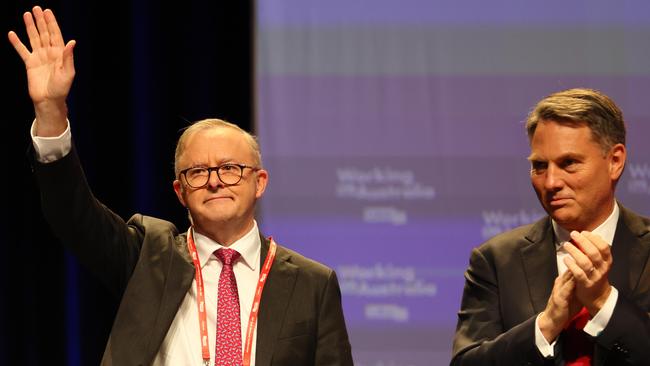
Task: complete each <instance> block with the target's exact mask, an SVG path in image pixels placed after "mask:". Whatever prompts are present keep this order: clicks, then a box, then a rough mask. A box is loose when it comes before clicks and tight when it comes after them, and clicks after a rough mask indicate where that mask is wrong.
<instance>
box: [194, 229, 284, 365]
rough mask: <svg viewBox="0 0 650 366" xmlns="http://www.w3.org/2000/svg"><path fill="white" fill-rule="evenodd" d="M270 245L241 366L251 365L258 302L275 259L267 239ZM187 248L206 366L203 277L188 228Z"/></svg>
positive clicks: (250, 318) (247, 330)
mask: <svg viewBox="0 0 650 366" xmlns="http://www.w3.org/2000/svg"><path fill="white" fill-rule="evenodd" d="M269 241H270V242H271V245H270V247H269V252H268V254H267V255H266V259H265V260H264V265H262V269H261V271H260V278H259V280H258V281H257V287H256V288H255V298H254V299H253V307H252V309H251V312H250V316H249V317H248V327H246V341H245V343H244V355H243V357H244V359H243V366H250V363H251V351H252V348H253V333H254V332H255V325H256V324H257V315H258V313H259V310H260V301H261V299H262V290H263V289H264V284H265V283H266V279H267V278H268V277H269V272H270V271H271V266H273V259H274V258H275V251H276V248H277V245H276V244H275V241H274V240H273V238H269ZM187 247H188V249H189V251H190V256H191V257H192V262H193V263H194V271H195V273H196V276H195V279H196V296H197V307H198V309H199V330H200V332H201V355H202V357H203V364H204V365H208V364H209V363H210V346H209V342H208V320H207V315H206V309H205V292H204V287H203V275H202V273H201V262H200V261H199V254H198V252H197V251H196V245H195V244H194V238H193V237H192V228H191V227H190V228H189V229H188V230H187Z"/></svg>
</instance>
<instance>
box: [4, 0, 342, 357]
mask: <svg viewBox="0 0 650 366" xmlns="http://www.w3.org/2000/svg"><path fill="white" fill-rule="evenodd" d="M24 20H25V25H26V30H27V35H28V37H29V42H30V44H31V48H32V51H31V52H30V51H29V50H28V49H27V47H26V46H25V45H24V44H23V43H22V42H21V41H20V40H19V38H18V36H17V35H16V34H15V33H14V32H10V33H9V40H10V42H11V43H12V45H13V46H14V48H15V49H16V51H17V52H18V54H19V55H20V57H21V58H22V59H23V61H24V62H25V65H26V68H27V75H28V83H29V94H30V97H31V98H32V100H33V102H34V108H35V113H36V119H35V121H34V124H33V126H32V136H33V140H34V148H35V156H36V161H35V162H34V169H35V174H36V177H37V179H38V180H39V185H40V187H41V189H42V190H41V196H42V206H43V211H44V214H45V216H46V218H47V220H48V221H49V223H50V224H51V226H52V228H53V230H54V232H55V233H56V234H57V235H58V236H59V237H60V239H61V240H62V242H63V243H65V244H66V245H68V246H69V247H70V248H71V249H72V250H73V251H74V252H75V253H76V254H77V256H78V257H79V258H80V260H81V261H82V262H83V263H85V264H86V265H87V266H88V267H89V268H90V269H91V270H93V271H94V272H95V273H96V274H97V275H98V276H99V277H100V278H101V280H102V281H103V282H104V283H105V284H106V285H107V286H109V287H110V288H111V289H112V290H113V291H114V292H115V293H117V294H120V295H121V303H120V307H119V310H118V312H117V315H116V318H115V322H114V324H113V328H112V331H111V335H110V338H109V341H108V344H107V346H106V350H105V353H104V357H103V360H102V365H120V366H122V365H151V364H153V365H189V364H202V363H204V364H218V365H242V364H245V365H248V364H250V365H258V366H260V365H264V366H267V365H292V366H293V365H352V356H351V347H350V343H349V340H348V335H347V330H346V327H345V321H344V317H343V311H342V307H341V294H340V289H339V285H338V281H337V278H336V274H335V273H334V271H332V270H331V269H329V268H327V267H326V266H324V265H322V264H319V263H317V262H315V261H312V260H310V259H307V258H305V257H303V256H301V255H300V254H298V253H295V252H293V251H291V250H289V249H286V248H283V247H280V246H277V245H276V244H275V242H273V241H272V240H270V239H266V238H265V237H263V236H262V235H261V234H260V233H259V230H258V227H257V224H256V222H255V219H254V207H255V203H256V201H257V199H259V198H260V197H261V196H262V195H263V193H264V190H265V188H266V184H267V181H268V173H267V172H266V171H265V170H264V169H263V168H262V161H261V155H260V150H259V146H258V144H257V142H256V140H255V138H254V137H253V136H251V135H250V134H248V133H247V132H245V131H243V130H241V129H240V128H239V127H237V126H236V125H233V124H230V123H228V122H225V121H221V120H215V119H212V120H204V121H199V122H197V123H195V124H193V125H192V126H190V127H189V128H187V129H186V130H185V131H184V133H183V135H182V136H181V137H180V139H179V141H178V145H177V148H176V156H175V173H176V178H177V179H176V180H175V181H174V182H173V187H174V191H175V192H176V194H177V196H178V199H179V201H180V202H181V204H182V205H183V206H185V207H186V208H187V209H188V213H189V217H190V220H191V222H192V226H191V228H190V229H189V230H188V231H187V232H185V233H182V234H179V233H178V230H177V229H176V227H175V226H174V225H173V224H172V223H170V222H167V221H164V220H159V219H156V218H153V217H148V216H142V215H134V216H133V217H132V218H131V219H130V220H128V222H124V221H123V220H122V219H121V218H120V217H118V216H117V215H115V214H114V213H112V212H111V211H110V210H109V209H108V208H106V207H105V206H104V205H102V204H101V203H100V202H98V201H97V200H96V199H95V198H94V196H93V195H92V193H91V191H90V188H89V187H88V185H87V183H86V180H85V178H84V173H83V170H82V168H81V164H80V162H79V159H78V157H77V154H76V152H75V149H74V145H73V143H72V138H71V133H70V127H69V125H68V121H67V107H66V98H67V96H68V93H69V90H70V87H71V85H72V81H73V79H74V73H75V70H74V64H73V48H74V45H75V42H74V41H70V42H68V43H67V44H66V43H64V41H63V37H62V35H61V32H60V30H59V27H58V25H57V23H56V19H55V17H54V14H53V13H52V12H51V11H50V10H46V11H43V10H41V8H39V7H34V9H33V12H32V13H29V12H27V13H25V15H24ZM224 253H228V254H224ZM222 280H223V281H224V285H223V286H222V283H221V282H222ZM222 291H223V292H222ZM222 300H223V301H224V305H223V308H222ZM225 302H228V304H225ZM222 310H223V311H222ZM249 326H250V327H249ZM224 327H227V328H226V330H224V329H223V328H224ZM215 344H216V346H215ZM224 347H225V348H224Z"/></svg>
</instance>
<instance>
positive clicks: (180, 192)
mask: <svg viewBox="0 0 650 366" xmlns="http://www.w3.org/2000/svg"><path fill="white" fill-rule="evenodd" d="M173 185H174V192H176V197H177V198H178V201H179V202H180V203H181V205H183V207H187V205H186V204H185V199H184V198H183V192H184V190H183V185H182V184H181V181H180V180H178V179H176V180H174V183H173Z"/></svg>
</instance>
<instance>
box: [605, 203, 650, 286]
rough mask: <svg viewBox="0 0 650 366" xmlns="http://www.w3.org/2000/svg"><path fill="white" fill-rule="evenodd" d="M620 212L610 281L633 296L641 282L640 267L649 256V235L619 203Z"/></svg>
mask: <svg viewBox="0 0 650 366" xmlns="http://www.w3.org/2000/svg"><path fill="white" fill-rule="evenodd" d="M619 207H620V209H621V215H620V217H619V219H618V223H617V226H616V234H615V236H614V242H613V244H612V257H613V263H612V269H611V270H610V273H609V280H610V283H611V284H612V285H613V286H614V287H616V289H617V290H618V291H619V292H620V293H621V294H622V295H623V296H625V297H627V298H632V295H633V294H634V293H635V292H637V290H639V286H640V285H642V284H641V283H640V280H641V278H642V274H643V269H644V268H645V265H646V263H647V262H648V256H650V243H649V242H650V235H647V234H648V227H647V226H646V225H645V223H644V222H643V220H641V218H640V217H639V216H637V215H635V214H634V213H632V212H631V211H629V210H627V209H625V208H624V207H623V206H621V205H620V203H619Z"/></svg>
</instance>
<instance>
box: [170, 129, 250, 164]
mask: <svg viewBox="0 0 650 366" xmlns="http://www.w3.org/2000/svg"><path fill="white" fill-rule="evenodd" d="M184 145H185V146H184V150H183V154H182V157H181V160H190V161H194V162H199V161H200V162H206V163H207V162H214V161H226V160H236V161H237V162H248V161H249V160H250V158H251V157H252V156H253V149H252V147H251V146H250V144H249V142H248V140H247V139H246V137H245V136H244V134H243V133H242V132H240V131H237V130H235V129H233V128H228V127H212V128H206V129H202V130H198V131H196V132H194V133H192V134H191V135H189V136H187V139H186V140H185V143H184Z"/></svg>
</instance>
